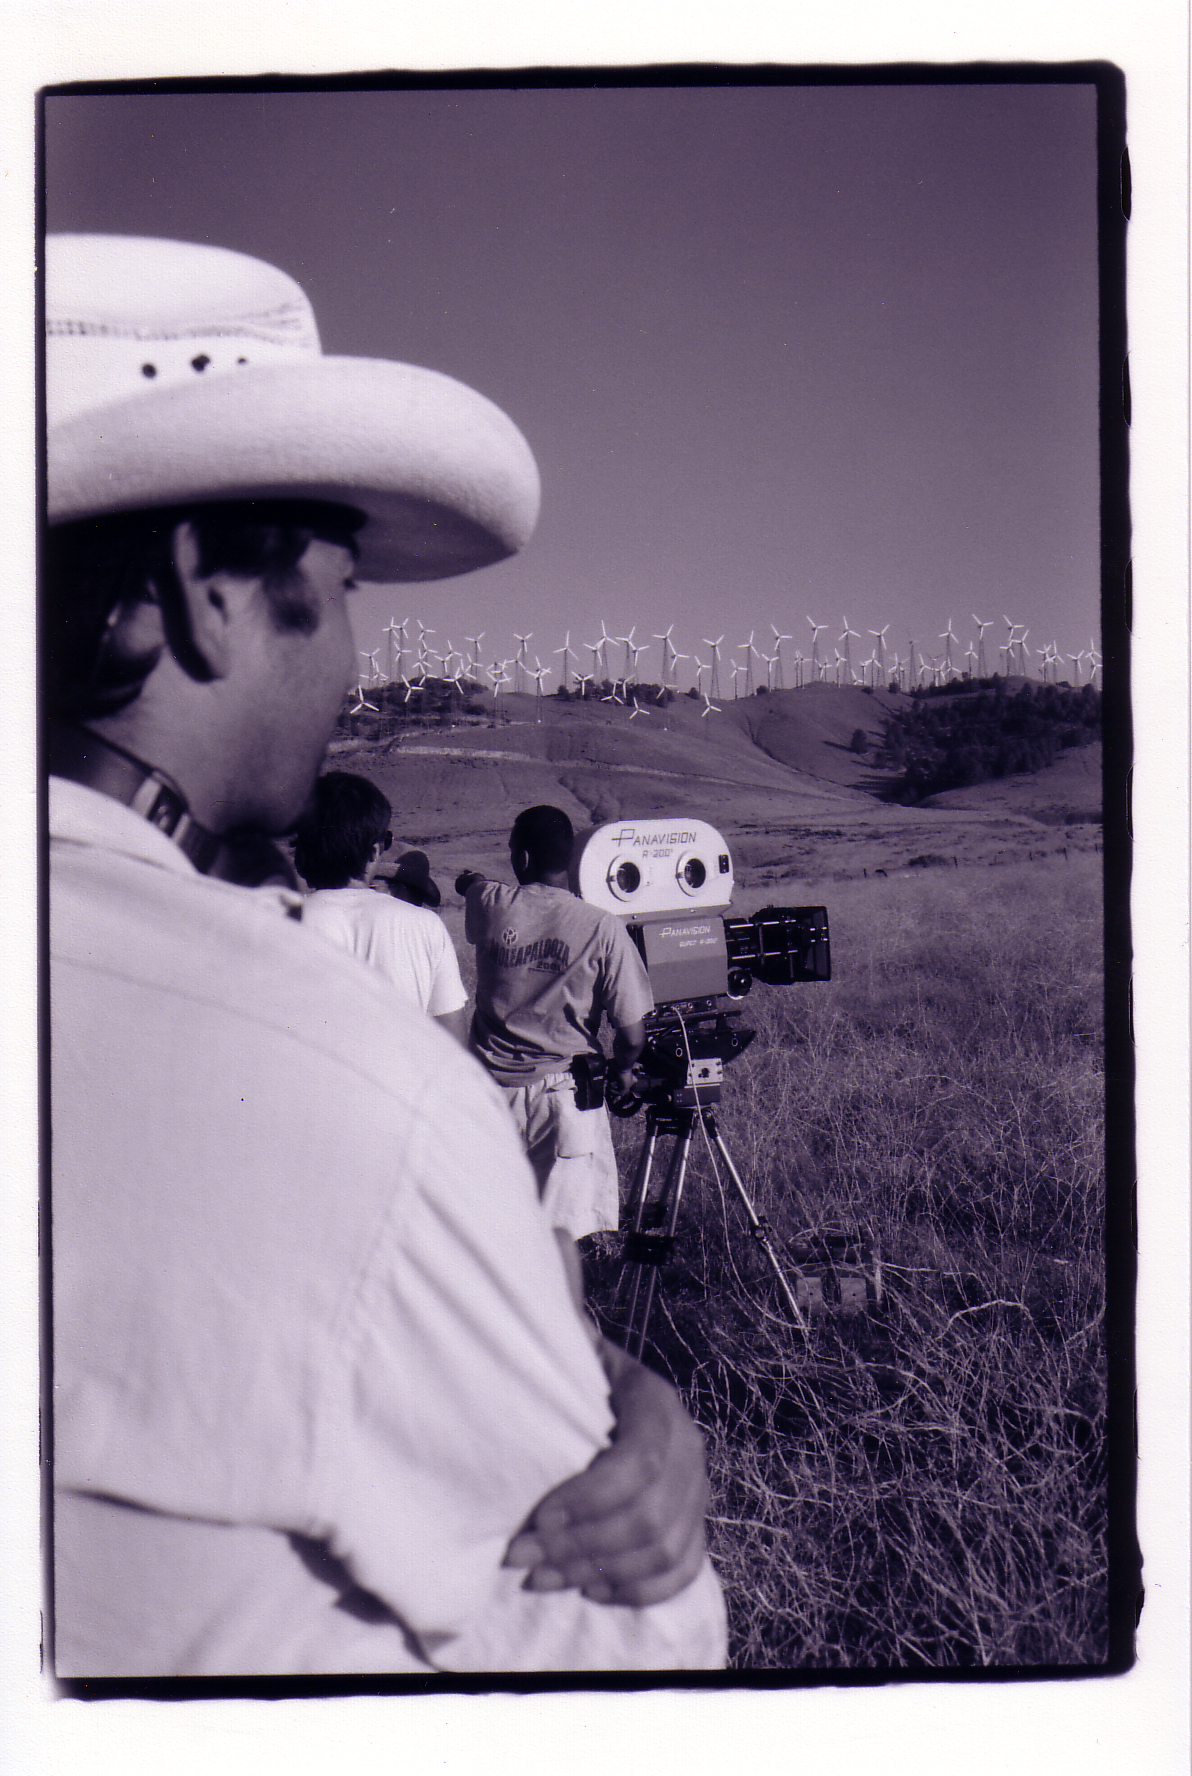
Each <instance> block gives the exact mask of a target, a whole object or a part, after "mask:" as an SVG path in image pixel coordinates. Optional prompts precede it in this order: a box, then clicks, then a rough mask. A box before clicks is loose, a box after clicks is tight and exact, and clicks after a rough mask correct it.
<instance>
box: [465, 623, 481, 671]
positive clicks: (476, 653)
mask: <svg viewBox="0 0 1192 1776" xmlns="http://www.w3.org/2000/svg"><path fill="white" fill-rule="evenodd" d="M464 640H465V641H466V642H467V644H468V646H469V647H470V648H471V650H472V653H471V656H470V658H469V660H468V677H469V678H471V676H472V674H473V672H474V671H476V670H477V668H478V667H479V666H480V643H481V642H482V641H483V640H484V630H483V629H482V630H481V631H480V633H479V635H465V636H464Z"/></svg>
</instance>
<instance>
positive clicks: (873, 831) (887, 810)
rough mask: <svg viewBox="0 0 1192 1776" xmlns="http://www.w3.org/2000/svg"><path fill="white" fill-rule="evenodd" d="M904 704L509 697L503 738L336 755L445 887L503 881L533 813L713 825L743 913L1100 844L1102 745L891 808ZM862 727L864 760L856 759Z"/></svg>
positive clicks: (843, 698) (819, 692) (450, 732)
mask: <svg viewBox="0 0 1192 1776" xmlns="http://www.w3.org/2000/svg"><path fill="white" fill-rule="evenodd" d="M908 701H909V700H908V699H906V698H903V697H900V696H899V695H898V694H897V693H891V692H886V691H876V692H873V693H869V692H867V691H864V690H861V689H859V688H852V689H846V688H838V687H836V686H833V685H825V684H820V685H813V686H807V687H805V688H804V689H802V690H798V691H776V692H773V693H771V694H769V695H768V696H759V697H752V698H748V699H745V698H742V699H740V700H738V701H736V702H733V701H726V702H725V703H724V704H723V705H722V707H721V708H720V709H719V710H718V711H716V712H714V713H712V714H708V715H705V714H704V713H703V709H704V706H703V704H702V703H701V702H699V701H696V700H694V699H692V698H689V697H685V696H680V697H677V698H675V699H674V700H673V701H672V702H671V703H670V704H669V705H667V706H666V707H665V708H663V707H655V708H653V709H651V710H650V711H649V712H646V711H645V710H642V711H641V712H640V713H639V714H638V715H636V716H633V715H631V711H630V710H629V709H628V708H626V707H623V706H621V705H619V704H611V703H601V702H595V701H588V702H578V701H572V702H564V701H562V700H561V699H559V698H556V697H546V698H543V699H542V701H541V703H538V702H537V701H536V700H535V698H533V697H530V696H505V697H502V698H501V702H500V709H499V717H500V719H499V722H498V723H497V725H493V723H492V721H491V717H490V718H489V719H488V720H477V719H471V720H469V721H468V722H467V724H466V725H454V726H444V727H428V728H426V729H425V730H422V729H417V728H415V729H412V730H408V731H406V732H405V733H403V734H402V735H401V736H400V737H397V738H392V739H385V740H384V741H382V742H380V743H378V742H377V741H376V740H374V739H373V738H372V736H373V734H375V732H376V729H375V726H362V730H361V732H360V733H359V734H358V736H357V737H356V738H344V737H341V738H340V739H339V740H337V741H336V742H333V745H332V748H331V754H332V756H331V762H332V763H333V764H334V765H336V766H338V767H339V768H342V769H351V770H358V771H362V772H364V773H365V774H366V775H367V776H369V777H371V778H372V779H373V780H374V781H375V782H376V783H377V784H378V785H379V786H380V787H381V789H383V790H384V792H385V794H386V795H387V796H388V797H389V799H390V801H391V802H392V804H393V808H394V831H395V834H396V835H397V837H398V840H399V842H400V843H401V844H402V845H418V846H421V847H423V848H425V849H426V850H428V851H429V852H430V854H431V857H432V861H433V865H434V869H435V873H436V876H437V877H438V878H439V880H440V882H441V883H443V884H444V885H447V884H450V882H451V881H452V880H453V878H454V875H455V873H456V872H457V870H459V869H462V868H463V867H465V866H467V865H472V866H475V867H478V868H483V869H487V870H490V871H493V872H498V871H499V872H501V873H505V872H507V868H508V860H507V856H506V840H507V835H508V832H509V827H510V824H511V823H512V820H513V817H514V815H515V814H516V813H517V812H518V810H519V809H520V808H523V807H527V806H530V805H531V804H533V803H535V802H552V803H554V804H555V805H557V806H558V807H561V808H564V809H566V811H567V812H568V814H570V816H571V818H572V820H573V821H574V822H575V824H576V826H577V827H583V826H587V825H592V824H599V823H600V822H602V821H606V820H614V819H621V818H629V817H632V816H639V817H644V816H647V815H655V814H671V813H676V814H678V813H686V814H690V815H695V816H698V817H700V818H702V819H705V820H709V821H711V823H712V824H713V825H714V826H717V827H718V828H719V829H720V830H721V831H722V832H723V833H724V834H725V836H726V837H727V838H728V839H729V840H730V842H731V844H732V848H733V855H734V861H735V864H736V868H737V877H738V894H737V904H739V905H740V906H741V908H742V910H745V911H748V910H751V907H752V905H753V904H756V905H761V904H763V902H764V899H765V897H766V895H767V894H770V895H773V894H775V893H776V892H777V890H778V888H779V886H780V885H781V887H782V897H783V898H788V897H789V894H790V893H792V892H795V891H796V890H797V885H798V884H800V883H802V884H808V883H814V882H824V881H832V880H838V879H842V878H851V877H861V876H863V875H865V874H866V873H869V874H872V873H874V872H875V871H879V870H881V871H885V872H886V873H887V874H892V873H895V872H896V871H899V870H902V869H906V868H909V867H919V866H921V863H922V860H924V859H930V860H931V861H935V862H939V863H941V864H942V863H944V862H946V863H947V864H948V866H949V867H951V866H952V863H953V859H955V862H956V866H957V867H960V866H962V865H965V864H993V863H1001V862H1010V861H1016V860H1018V859H1026V858H1029V857H1031V856H1032V855H1039V854H1042V853H1047V852H1050V851H1054V850H1059V849H1063V848H1066V847H1070V846H1075V847H1077V848H1080V849H1088V848H1091V847H1092V845H1093V844H1094V843H1096V842H1097V840H1099V837H1100V830H1099V826H1098V825H1097V824H1096V822H1098V821H1099V818H1100V781H1099V768H1100V747H1099V746H1097V747H1089V748H1084V749H1082V750H1081V752H1080V755H1079V757H1076V756H1073V755H1066V756H1065V757H1064V759H1063V761H1062V762H1061V763H1060V764H1057V765H1055V766H1053V767H1051V768H1050V769H1049V770H1046V771H1041V772H1038V773H1034V774H1030V775H1027V776H1025V777H1017V778H1005V779H1002V780H1001V781H999V782H997V783H989V784H977V785H973V786H970V787H969V788H968V789H965V790H956V791H950V792H948V794H946V795H941V796H937V797H933V798H931V799H930V802H929V803H925V804H923V805H920V806H916V807H900V806H895V805H889V804H885V803H883V802H882V801H881V800H879V799H878V796H879V793H880V791H881V790H882V789H884V788H885V787H886V786H887V785H888V783H889V782H890V781H891V778H892V773H890V772H888V771H886V772H882V771H879V770H878V769H877V768H876V767H875V764H874V748H875V747H876V745H877V743H878V742H879V741H880V739H881V736H882V733H883V731H884V727H885V722H886V718H887V716H888V715H889V714H890V713H891V712H892V710H893V709H894V708H895V707H896V706H897V705H899V704H900V703H903V704H905V703H907V702H908ZM370 720H375V718H368V717H365V718H363V722H365V723H368V722H369V721H370ZM858 728H861V729H862V730H863V732H864V733H865V735H866V737H867V739H868V741H869V746H870V751H869V752H868V754H867V756H865V757H858V756H857V755H856V754H855V753H854V752H852V751H851V742H852V736H853V735H854V733H855V731H856V730H857V729H858Z"/></svg>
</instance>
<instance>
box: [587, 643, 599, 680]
mask: <svg viewBox="0 0 1192 1776" xmlns="http://www.w3.org/2000/svg"><path fill="white" fill-rule="evenodd" d="M584 646H585V647H586V648H587V650H588V652H589V653H590V654H591V656H592V671H591V673H590V674H589V676H590V678H591V680H592V682H593V684H594V683H595V682H596V675H597V673H598V672H599V671H600V643H599V642H598V641H585V643H584Z"/></svg>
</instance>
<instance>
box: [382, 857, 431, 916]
mask: <svg viewBox="0 0 1192 1776" xmlns="http://www.w3.org/2000/svg"><path fill="white" fill-rule="evenodd" d="M396 888H408V889H409V890H410V892H411V893H413V894H416V895H417V896H418V898H419V900H420V902H421V904H422V905H423V906H428V907H437V906H438V905H439V904H440V902H441V901H442V899H443V896H442V895H441V894H440V893H439V888H438V884H437V883H436V881H435V880H434V877H433V876H432V875H431V873H430V858H429V857H428V856H427V855H426V852H425V851H403V853H402V855H401V856H400V857H399V858H398V860H397V862H396V863H395V864H394V866H393V873H392V875H391V876H390V877H389V889H390V893H392V892H393V890H394V889H396Z"/></svg>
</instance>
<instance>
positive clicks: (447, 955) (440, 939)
mask: <svg viewBox="0 0 1192 1776" xmlns="http://www.w3.org/2000/svg"><path fill="white" fill-rule="evenodd" d="M431 918H432V919H434V921H435V938H434V954H433V958H432V961H433V968H434V974H433V977H432V979H431V985H430V996H429V998H428V999H427V1002H426V1009H427V1011H428V1012H429V1013H430V1015H431V1016H432V1017H443V1016H444V1015H445V1014H446V1013H447V1012H450V1011H462V1010H463V1008H464V1006H465V1005H466V1004H467V1002H468V995H467V994H466V993H465V992H464V983H463V979H462V977H461V975H460V972H459V960H458V958H457V956H456V954H455V945H454V944H453V943H452V941H451V937H450V935H449V933H448V931H447V928H446V926H445V925H444V924H443V923H442V921H441V920H440V919H439V918H438V916H437V915H436V914H434V913H432V914H431Z"/></svg>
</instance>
